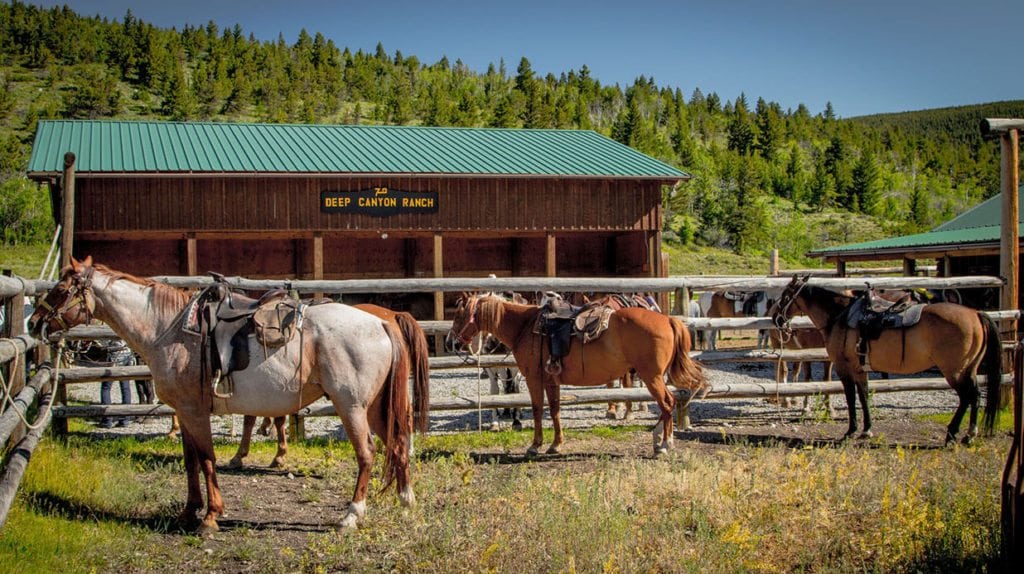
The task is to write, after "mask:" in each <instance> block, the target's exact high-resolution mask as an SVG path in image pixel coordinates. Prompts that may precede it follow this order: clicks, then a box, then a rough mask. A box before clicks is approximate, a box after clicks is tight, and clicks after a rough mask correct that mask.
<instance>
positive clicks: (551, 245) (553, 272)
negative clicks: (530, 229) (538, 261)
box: [544, 232, 558, 277]
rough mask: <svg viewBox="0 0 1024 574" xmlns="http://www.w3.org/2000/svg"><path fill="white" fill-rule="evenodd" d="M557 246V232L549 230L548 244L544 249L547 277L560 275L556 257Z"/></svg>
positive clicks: (545, 274)
mask: <svg viewBox="0 0 1024 574" xmlns="http://www.w3.org/2000/svg"><path fill="white" fill-rule="evenodd" d="M555 248H556V242H555V234H554V233H550V232H549V233H548V234H547V244H546V246H545V249H544V276H545V277H557V276H558V267H557V260H556V259H555V254H556V251H555Z"/></svg>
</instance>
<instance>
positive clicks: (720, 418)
mask: <svg viewBox="0 0 1024 574" xmlns="http://www.w3.org/2000/svg"><path fill="white" fill-rule="evenodd" d="M814 368H815V372H816V373H817V374H818V375H820V372H821V367H820V365H817V364H815V365H814ZM773 369H774V367H773V366H772V365H771V364H768V363H745V364H738V363H725V364H718V365H713V366H712V365H705V372H706V374H707V376H708V379H709V381H710V382H711V383H712V385H723V384H737V383H762V384H763V383H765V382H769V383H770V382H772V381H774V370H773ZM929 376H934V375H929ZM489 386H490V385H489V383H488V381H487V380H481V378H480V373H479V372H478V371H477V369H457V370H447V371H435V372H433V373H431V396H432V397H435V398H441V397H452V396H464V397H469V398H473V397H476V396H477V393H487V392H488V390H489ZM522 389H523V391H524V392H525V384H524V385H523V386H522ZM99 390H100V385H99V384H98V383H96V384H82V385H75V386H73V387H71V388H69V392H68V395H69V399H70V400H73V401H83V402H87V403H99V402H100V401H99ZM132 392H133V393H134V392H135V391H134V385H133V389H132ZM112 396H113V400H114V402H115V403H119V402H120V390H119V385H117V384H116V383H115V384H114V385H113V391H112ZM872 400H873V410H872V415H873V417H874V419H875V420H876V421H886V420H904V421H911V420H913V417H915V416H917V415H921V414H928V413H937V412H952V410H953V409H954V408H955V407H956V404H957V399H956V394H955V393H953V392H952V391H949V390H944V391H923V392H903V393H879V394H876V395H874V396H873V399H872ZM832 404H833V405H834V407H835V408H836V413H837V416H836V419H835V420H837V421H842V422H845V421H846V411H845V404H846V403H845V400H844V399H843V398H842V397H841V396H839V397H837V396H833V397H832ZM647 405H649V407H648V408H647V410H646V411H639V412H635V413H634V414H635V416H634V418H633V420H631V421H623V420H621V419H620V420H615V421H612V420H608V419H606V418H605V410H606V406H605V405H603V404H596V405H580V406H570V407H563V409H562V423H563V425H564V426H565V427H566V428H581V427H589V426H594V425H622V424H630V425H644V424H650V425H653V424H654V423H655V422H656V420H657V412H658V408H657V406H656V405H655V404H654V403H653V402H650V403H647ZM620 412H621V411H620ZM690 416H691V419H692V423H693V427H694V430H696V431H711V430H715V429H722V428H729V427H736V426H744V427H752V426H754V427H756V426H767V427H772V428H774V427H777V426H788V427H790V428H791V429H792V428H795V427H799V426H800V425H813V424H815V422H816V421H817V420H819V419H820V418H821V415H820V414H819V415H810V416H803V414H802V409H801V408H799V407H794V408H786V407H780V406H779V405H777V404H773V403H769V402H768V401H766V400H764V399H708V400H704V401H695V402H694V403H693V404H692V405H691V407H690ZM620 417H621V414H620ZM492 420H493V415H492V413H491V412H489V411H486V410H485V411H484V412H481V413H478V412H477V411H475V410H474V411H433V412H431V417H430V431H431V432H434V433H437V432H457V431H466V430H476V429H477V428H478V425H479V424H480V423H481V422H482V423H483V428H488V427H489V426H490V422H491V421H492ZM545 421H550V419H549V418H548V417H547V416H545ZM98 422H99V421H98V420H91V421H89V424H90V425H92V426H93V430H92V432H93V433H110V434H114V435H121V434H132V435H138V436H157V435H162V434H165V433H166V432H167V431H168V430H169V428H170V422H169V419H167V418H166V417H147V418H140V419H136V420H135V421H134V422H133V423H131V424H129V425H126V426H124V427H114V428H111V429H104V428H100V427H99V426H98V425H97V423H98ZM501 424H502V425H503V426H507V425H508V424H509V422H508V421H507V420H506V421H502V422H501ZM545 424H546V425H547V424H549V422H546V423H545ZM523 426H524V427H526V428H532V426H533V421H532V418H531V416H530V414H529V410H526V412H525V413H524V414H523ZM241 428H242V417H241V416H240V415H235V416H233V417H229V416H223V417H221V416H217V417H213V430H214V435H215V436H216V437H218V438H236V439H237V435H238V433H240V432H241ZM306 433H307V435H308V436H311V437H319V436H324V437H326V436H334V437H337V438H343V437H344V432H343V431H342V429H341V423H340V421H338V419H337V418H335V417H312V418H308V419H307V420H306ZM254 440H269V439H267V438H265V437H259V436H257V437H254Z"/></svg>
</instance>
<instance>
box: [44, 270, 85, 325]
mask: <svg viewBox="0 0 1024 574" xmlns="http://www.w3.org/2000/svg"><path fill="white" fill-rule="evenodd" d="M92 274H93V268H92V267H86V268H84V269H83V270H82V272H81V273H73V274H72V275H70V276H69V278H70V279H71V284H70V285H69V286H68V290H67V295H65V298H64V301H63V302H61V304H60V305H59V306H57V308H54V307H53V306H52V305H50V303H49V302H48V301H47V300H46V298H43V300H42V301H41V302H40V303H39V306H40V307H42V308H43V309H46V315H44V316H43V319H42V324H43V328H44V329H45V328H46V325H47V324H49V323H50V322H52V321H56V322H57V324H58V325H60V328H61V330H63V331H66V330H68V329H70V327H69V326H68V322H67V321H66V320H65V319H64V315H67V314H68V312H69V311H71V310H72V309H73V308H75V307H76V306H77V308H78V312H79V313H84V314H85V324H86V325H88V324H91V323H92V312H93V309H94V308H95V307H96V303H95V295H94V293H93V290H92Z"/></svg>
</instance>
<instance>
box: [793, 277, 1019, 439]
mask: <svg viewBox="0 0 1024 574" xmlns="http://www.w3.org/2000/svg"><path fill="white" fill-rule="evenodd" d="M807 280H808V277H803V278H801V277H793V280H792V281H790V283H789V285H788V286H787V287H786V289H785V291H783V293H782V295H781V296H780V297H779V306H778V310H777V311H776V313H775V315H774V316H773V320H774V321H775V324H776V325H778V326H779V327H780V329H781V330H782V331H784V332H785V331H786V330H787V328H788V324H789V320H790V318H792V317H793V316H794V315H795V314H798V313H804V314H806V315H807V316H809V317H810V318H811V321H812V322H813V323H814V326H815V327H817V328H818V329H819V330H820V331H821V332H822V334H823V335H824V336H825V342H826V349H827V350H828V354H829V357H830V358H831V359H832V361H833V362H834V363H835V368H836V373H837V374H838V375H839V378H840V380H842V382H843V391H844V394H845V395H846V406H847V410H848V411H849V416H850V426H849V429H848V430H847V431H846V435H845V436H844V438H849V437H851V436H853V435H854V434H855V433H856V432H857V405H856V402H855V400H856V397H855V394H856V395H857V397H859V398H860V404H861V408H862V409H863V411H864V431H863V433H862V434H861V437H862V438H867V437H870V436H871V414H870V412H869V410H868V397H867V384H868V376H867V372H866V370H865V368H864V365H862V364H861V361H860V357H859V355H858V350H857V347H858V339H859V338H860V337H859V332H858V330H857V328H855V327H848V326H847V321H846V314H847V310H848V308H849V307H850V305H851V304H852V303H853V301H854V298H852V297H849V296H847V295H841V294H838V293H835V292H833V291H829V290H827V289H822V288H820V287H816V286H814V285H808V284H807ZM1001 355H1002V345H1001V342H1000V340H999V331H998V329H997V328H996V325H995V322H994V321H992V318H991V317H989V316H988V315H986V314H985V313H981V312H979V311H977V310H974V309H971V308H969V307H964V306H962V305H957V304H954V303H933V304H930V305H928V306H926V307H925V308H924V309H923V311H922V312H921V319H920V321H919V322H918V323H917V324H915V325H913V326H911V327H906V328H902V329H887V330H884V331H882V333H881V336H880V337H879V338H878V339H877V340H875V341H871V342H870V343H869V344H868V349H867V357H866V358H867V362H868V363H869V364H870V365H871V368H872V369H876V370H879V371H884V372H887V373H897V374H910V373H919V372H921V371H924V370H926V369H929V368H932V367H938V369H939V371H940V372H942V375H943V376H944V377H945V378H946V381H947V382H948V383H949V386H950V387H952V388H953V390H954V391H956V393H957V395H958V396H959V397H960V404H959V406H957V409H956V412H954V413H953V420H951V421H950V423H949V427H948V428H947V429H946V443H947V444H948V443H951V442H953V441H955V440H956V435H957V433H958V432H959V431H960V422H961V421H962V419H963V416H964V413H965V412H966V410H967V407H970V408H971V421H970V428H969V430H968V432H967V434H966V435H965V436H964V442H965V443H966V442H970V441H971V440H972V439H973V438H974V436H976V435H977V432H978V424H977V421H978V397H979V395H980V390H979V388H978V381H977V372H978V369H979V367H981V366H983V365H984V366H985V374H986V375H987V377H988V385H987V391H988V399H987V401H986V404H985V420H984V425H985V430H986V431H988V432H991V430H992V428H993V426H994V424H995V415H996V410H997V408H998V402H999V384H1000V379H1001V377H1002V373H1001V370H1002V356H1001Z"/></svg>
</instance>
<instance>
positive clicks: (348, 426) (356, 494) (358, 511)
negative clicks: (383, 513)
mask: <svg viewBox="0 0 1024 574" xmlns="http://www.w3.org/2000/svg"><path fill="white" fill-rule="evenodd" d="M334 408H335V410H337V411H338V413H339V414H340V415H341V424H342V426H344V427H345V434H346V435H348V438H349V441H350V442H351V443H352V448H353V449H354V450H355V453H356V463H357V464H358V465H359V471H358V472H357V474H356V487H355V490H354V491H353V493H352V503H351V504H349V507H348V510H347V511H346V512H345V516H344V517H342V519H341V525H340V526H339V528H341V529H347V528H353V527H355V526H356V524H357V523H358V522H359V520H360V519H362V517H363V515H364V514H366V493H367V492H368V490H369V485H370V472H371V471H372V470H373V454H374V445H373V437H371V436H370V428H369V424H368V423H367V420H366V410H365V409H363V408H361V407H356V406H352V407H348V408H344V407H342V406H341V405H338V404H335V407H334Z"/></svg>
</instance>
